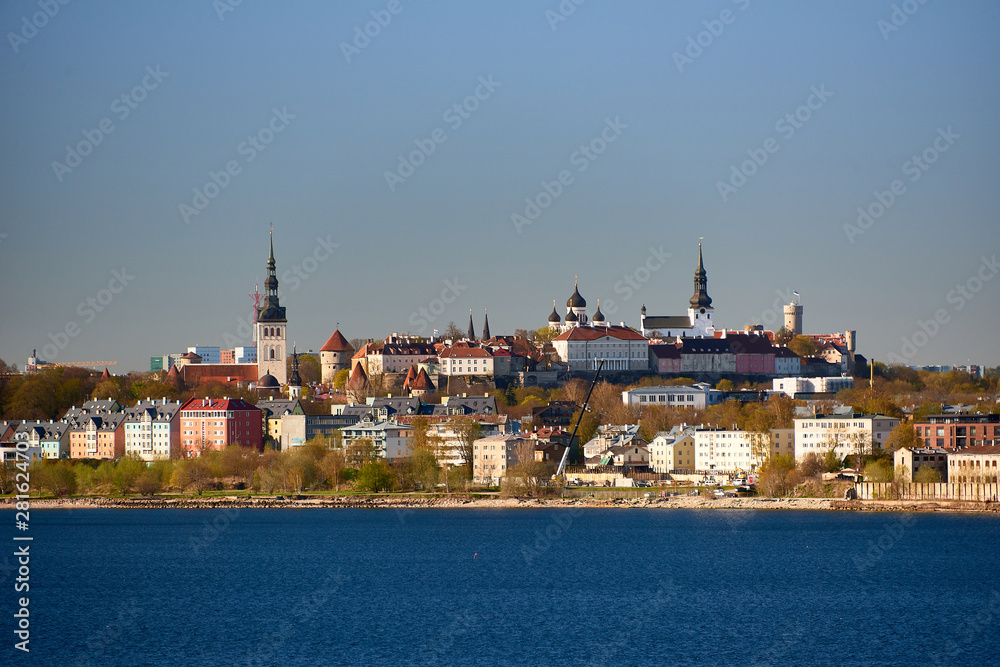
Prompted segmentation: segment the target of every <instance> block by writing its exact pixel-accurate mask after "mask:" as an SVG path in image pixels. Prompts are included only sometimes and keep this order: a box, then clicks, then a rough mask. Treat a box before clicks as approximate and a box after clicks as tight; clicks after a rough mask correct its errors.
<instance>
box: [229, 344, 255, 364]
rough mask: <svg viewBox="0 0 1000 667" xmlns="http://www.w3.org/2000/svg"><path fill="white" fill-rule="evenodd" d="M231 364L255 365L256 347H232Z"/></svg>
mask: <svg viewBox="0 0 1000 667" xmlns="http://www.w3.org/2000/svg"><path fill="white" fill-rule="evenodd" d="M233 363H234V364H256V363H257V348H256V347H234V348H233Z"/></svg>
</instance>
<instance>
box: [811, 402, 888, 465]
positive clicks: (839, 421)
mask: <svg viewBox="0 0 1000 667" xmlns="http://www.w3.org/2000/svg"><path fill="white" fill-rule="evenodd" d="M898 424H899V420H898V419H896V418H895V417H886V416H884V415H863V414H858V413H855V414H853V415H814V416H812V417H796V418H795V460H796V461H801V460H802V459H803V458H805V456H806V454H809V453H810V452H812V453H815V454H818V455H819V456H823V455H825V454H826V452H827V450H829V449H830V448H834V449H835V451H836V453H837V456H838V457H839V458H841V459H843V458H845V457H847V456H850V455H852V454H857V453H859V451H860V452H863V453H871V451H872V448H873V446H876V445H877V446H882V445H885V443H886V442H888V440H889V433H890V431H892V429H893V428H895V427H896V425H898Z"/></svg>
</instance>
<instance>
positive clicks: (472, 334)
mask: <svg viewBox="0 0 1000 667" xmlns="http://www.w3.org/2000/svg"><path fill="white" fill-rule="evenodd" d="M467 338H468V339H469V340H476V328H475V327H474V326H472V309H471V308H469V335H468V336H467Z"/></svg>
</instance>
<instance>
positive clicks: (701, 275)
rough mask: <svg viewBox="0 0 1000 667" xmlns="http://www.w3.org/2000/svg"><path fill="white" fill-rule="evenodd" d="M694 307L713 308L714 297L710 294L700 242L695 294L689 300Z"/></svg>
mask: <svg viewBox="0 0 1000 667" xmlns="http://www.w3.org/2000/svg"><path fill="white" fill-rule="evenodd" d="M688 303H690V304H691V307H692V308H711V307H712V297H710V296H708V275H707V274H706V273H705V263H704V262H703V261H702V258H701V244H700V243H699V244H698V268H697V269H696V270H695V272H694V296H692V297H691V300H690V301H689V302H688Z"/></svg>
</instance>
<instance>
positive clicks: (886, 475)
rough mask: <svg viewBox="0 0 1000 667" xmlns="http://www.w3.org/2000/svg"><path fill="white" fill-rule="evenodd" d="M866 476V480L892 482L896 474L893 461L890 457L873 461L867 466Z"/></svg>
mask: <svg viewBox="0 0 1000 667" xmlns="http://www.w3.org/2000/svg"><path fill="white" fill-rule="evenodd" d="M864 476H865V481H866V482H881V483H887V482H892V481H893V480H894V479H895V476H896V475H895V470H893V467H892V462H891V461H889V460H888V459H878V460H876V461H871V462H870V463H868V464H867V465H866V466H865V468H864Z"/></svg>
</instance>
